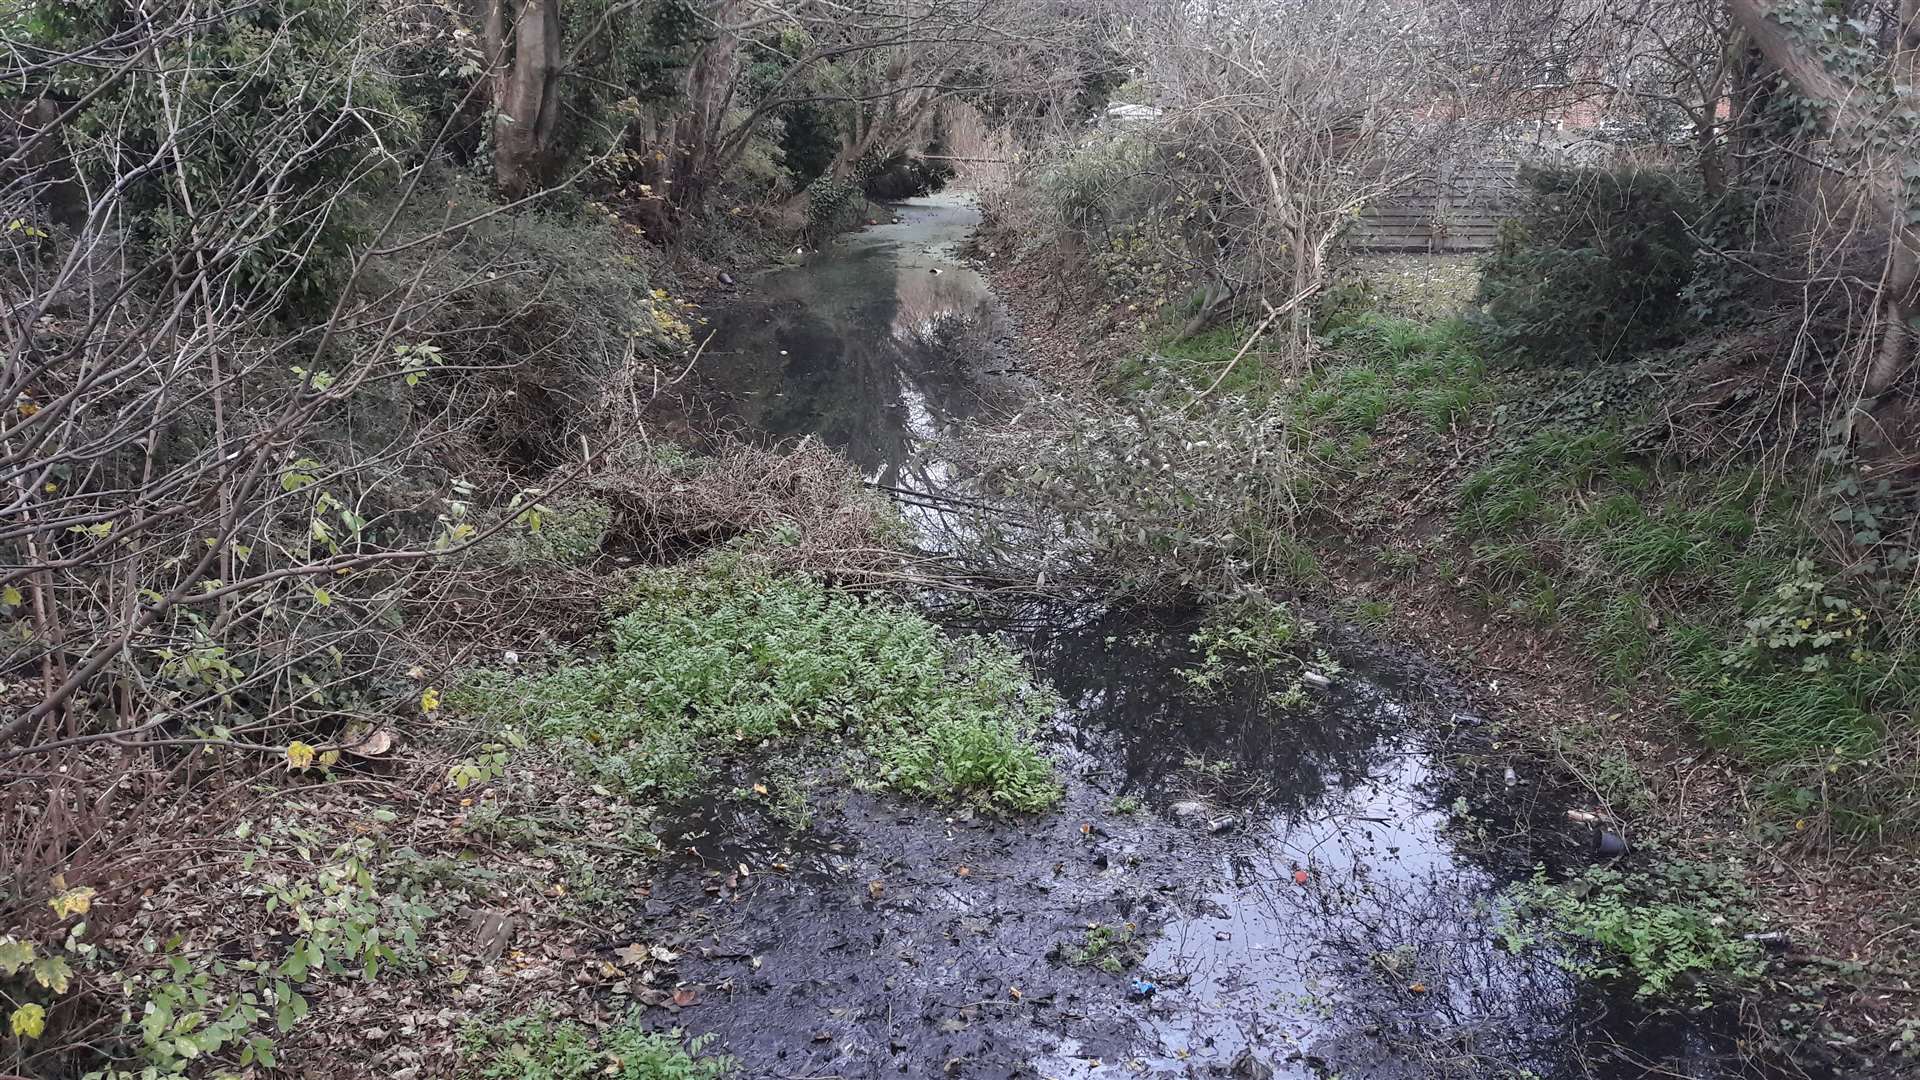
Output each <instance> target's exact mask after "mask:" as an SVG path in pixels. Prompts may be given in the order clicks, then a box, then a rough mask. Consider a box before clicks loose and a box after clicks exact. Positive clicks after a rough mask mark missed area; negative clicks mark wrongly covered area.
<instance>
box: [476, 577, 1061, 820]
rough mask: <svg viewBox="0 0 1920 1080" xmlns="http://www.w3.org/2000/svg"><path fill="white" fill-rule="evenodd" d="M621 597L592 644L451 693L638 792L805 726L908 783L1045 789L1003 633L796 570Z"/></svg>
mask: <svg viewBox="0 0 1920 1080" xmlns="http://www.w3.org/2000/svg"><path fill="white" fill-rule="evenodd" d="M626 603H627V604H628V605H629V610H628V612H627V614H625V615H623V616H621V617H620V618H618V619H616V620H615V622H614V624H613V632H612V647H611V650H610V651H609V653H608V655H607V656H605V657H604V658H603V659H601V660H599V661H597V662H593V663H581V664H575V665H571V666H568V667H565V668H562V669H560V670H558V671H554V672H551V673H547V674H543V675H535V676H530V677H525V678H511V677H507V676H503V675H500V674H497V673H495V674H487V673H482V674H481V675H479V676H477V677H476V678H475V679H474V680H473V685H472V686H470V687H469V688H468V689H467V690H466V691H464V692H463V701H464V702H465V704H466V705H467V707H469V708H471V709H473V710H474V711H478V712H482V713H484V714H486V715H489V716H491V717H492V718H493V719H494V720H495V721H496V722H497V723H500V724H525V725H526V726H527V727H528V728H529V730H530V731H531V733H532V734H533V735H534V736H535V737H536V738H539V739H544V740H549V741H554V742H557V743H559V744H560V745H562V746H563V747H564V748H566V749H567V750H568V752H569V753H570V754H571V755H572V756H573V757H574V759H575V760H576V761H578V762H579V763H580V764H581V765H582V766H583V767H584V768H586V769H588V770H589V771H590V772H591V773H592V774H593V775H594V776H595V777H596V778H597V779H599V780H600V781H601V782H603V783H606V784H608V785H610V786H617V787H619V788H620V789H622V790H625V791H629V792H632V793H634V794H637V795H662V796H685V795H688V794H691V793H692V791H693V790H694V789H695V787H696V786H697V784H698V782H699V781H700V780H701V778H702V777H703V776H704V775H705V772H706V768H707V762H708V761H709V760H711V759H712V758H715V757H717V756H720V755H722V754H725V753H727V752H728V751H729V750H730V749H733V748H747V747H761V746H764V747H766V748H767V749H769V750H770V751H773V752H775V753H780V752H786V753H800V754H804V753H806V752H807V751H808V749H809V744H810V743H816V742H818V743H823V744H826V745H830V746H835V747H837V748H838V750H839V752H852V753H854V754H857V755H861V756H863V757H865V758H866V759H867V760H868V761H869V762H870V763H871V764H872V765H873V766H874V770H875V771H874V772H873V774H872V775H874V777H875V778H876V779H877V780H878V781H879V782H880V783H883V784H885V785H887V786H890V787H893V788H895V789H896V790H900V791H904V792H907V793H909V794H913V795H919V796H923V797H927V798H934V799H943V800H969V801H972V802H975V803H978V804H980V805H982V806H985V807H987V808H990V809H994V810H1005V811H1032V810H1039V809H1042V808H1044V807H1046V806H1048V805H1051V804H1052V803H1053V801H1054V800H1055V799H1056V798H1058V796H1059V787H1058V785H1057V784H1056V783H1055V782H1054V780H1053V775H1052V770H1051V768H1050V767H1049V766H1048V764H1047V761H1046V759H1045V758H1044V757H1042V756H1041V754H1040V753H1039V751H1038V750H1037V749H1036V748H1035V747H1034V745H1033V743H1032V741H1031V739H1030V733H1031V731H1032V728H1033V724H1034V721H1035V719H1036V718H1037V717H1038V716H1041V715H1044V710H1045V709H1046V708H1047V705H1048V699H1047V698H1046V696H1045V695H1044V694H1042V693H1040V692H1038V691H1036V690H1035V689H1034V688H1033V687H1032V686H1031V685H1030V684H1029V682H1028V681H1027V679H1026V677H1025V675H1024V673H1023V672H1022V670H1021V667H1020V664H1019V661H1018V660H1017V659H1015V658H1014V656H1013V655H1012V654H1011V653H1009V652H1008V651H1007V650H1006V649H1005V648H1004V647H1002V646H999V645H997V644H995V643H993V642H990V641H987V640H985V639H978V638H974V639H966V640H963V641H949V640H947V639H946V638H944V637H943V636H942V635H941V633H940V631H939V629H938V628H936V627H935V626H934V625H933V624H932V623H929V622H928V621H927V620H926V619H924V618H922V617H920V616H919V615H917V614H915V613H914V612H912V611H911V610H909V609H907V608H905V607H901V606H899V605H897V604H894V603H890V602H888V601H884V600H877V599H861V598H858V597H855V596H852V595H850V594H848V593H843V592H839V591H835V590H832V589H828V588H826V587H825V586H822V585H820V584H819V583H817V582H815V581H813V580H811V579H808V578H804V577H799V576H783V577H768V576H762V575H757V574H753V573H750V572H747V571H744V570H726V569H721V568H707V569H704V570H703V569H671V570H659V571H655V572H652V573H650V574H648V575H647V576H645V577H643V578H642V579H641V580H640V582H639V584H638V585H637V586H636V587H635V589H634V591H633V593H632V594H631V596H630V597H628V598H627V600H626Z"/></svg>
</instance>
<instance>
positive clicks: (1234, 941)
mask: <svg viewBox="0 0 1920 1080" xmlns="http://www.w3.org/2000/svg"><path fill="white" fill-rule="evenodd" d="M897 213H898V216H899V219H900V220H899V221H898V222H897V223H894V224H888V225H882V226H878V227H873V228H869V229H867V230H864V231H862V232H860V233H858V234H855V235H853V236H851V237H849V238H846V239H845V240H844V241H842V243H841V244H839V245H837V246H836V247H835V248H833V249H832V250H830V251H827V252H823V253H820V254H818V255H816V256H814V257H813V258H812V259H811V261H810V262H809V263H808V264H807V265H806V266H804V267H800V268H796V269H791V270H785V271H780V272H777V273H775V274H772V275H770V276H768V277H767V278H766V279H764V280H763V281H761V282H759V283H757V284H756V290H755V291H756V295H755V297H754V298H753V299H752V300H750V301H747V302H744V303H742V304H740V305H739V306H738V307H737V308H736V309H734V310H733V311H731V312H724V313H721V316H720V317H719V318H717V319H716V322H715V325H716V327H717V334H716V337H715V339H714V342H713V344H712V346H711V347H710V351H711V353H712V355H713V356H714V360H715V362H714V363H713V365H712V366H711V367H710V368H709V371H710V372H717V373H719V375H718V377H720V378H722V379H724V380H725V381H726V385H727V386H728V387H729V389H730V390H731V394H730V403H731V404H730V406H729V408H730V409H731V411H732V412H733V414H734V415H735V417H736V418H737V419H738V420H739V422H740V423H742V424H743V425H744V426H746V427H748V428H751V429H753V430H757V431H760V432H763V433H766V434H768V435H772V436H781V437H797V436H803V435H812V436H817V437H819V438H821V439H823V440H824V441H825V442H827V443H828V444H829V445H831V446H833V447H835V448H837V449H840V450H842V451H844V452H845V453H846V454H848V455H849V456H850V457H851V458H852V459H853V460H854V461H855V462H856V463H857V464H858V465H859V466H860V468H861V469H862V470H863V471H864V472H865V473H866V475H867V476H868V477H870V478H871V479H873V480H875V481H876V482H878V483H881V484H884V485H887V486H889V487H894V488H902V489H907V490H922V491H938V490H940V489H941V487H942V486H943V485H945V484H947V483H949V482H950V481H951V479H952V478H951V477H948V476H946V475H944V474H943V471H942V469H941V468H940V467H939V466H938V465H929V464H926V463H924V462H922V461H920V459H919V458H918V457H917V455H916V454H915V452H914V451H915V449H916V448H917V447H918V446H919V445H920V444H921V443H922V442H923V441H924V440H925V439H927V438H929V437H931V436H933V435H935V434H937V433H938V432H939V431H940V430H941V429H942V428H943V426H944V425H946V424H949V423H951V422H953V421H954V420H956V419H960V418H967V417H972V416H976V415H979V414H981V413H982V412H983V411H984V410H987V409H990V408H993V407H994V406H995V405H996V404H1004V403H1006V402H1007V401H1009V400H1010V395H1012V394H1015V393H1017V387H1016V386H1014V385H1012V380H1011V379H1010V378H1009V377H1007V376H1005V375H1004V374H1003V373H1001V372H1000V371H998V370H997V369H1000V368H1003V367H1005V366H1006V364H1005V360H1004V359H1003V358H1004V357H1005V356H1006V355H1007V350H1006V339H1007V335H1008V332H1009V331H1008V324H1007V321H1006V318H1005V315H1004V313H1003V312H1002V310H1001V308H1000V307H999V305H998V304H997V303H996V302H995V300H994V298H993V296H992V294H991V292H990V291H989V290H988V288H987V286H986V284H985V283H984V282H983V281H982V280H981V278H980V276H979V275H978V274H976V273H975V272H974V271H973V270H972V269H970V268H968V267H967V266H965V265H963V264H962V263H960V262H959V261H958V259H957V257H956V255H955V254H954V247H955V245H956V244H957V243H958V242H960V241H961V240H963V239H964V237H965V235H966V233H967V231H968V230H969V229H970V228H971V227H972V226H973V225H974V224H975V223H976V220H977V215H976V213H975V212H974V211H973V210H972V209H971V208H970V206H969V205H968V204H967V203H966V202H965V201H964V200H963V199H960V198H954V197H939V198H932V199H924V200H915V201H912V202H909V203H906V204H904V205H902V206H900V207H898V208H897ZM1023 614H1024V617H1023V618H1022V619H1020V620H1019V622H1020V625H1021V626H1022V627H1024V628H1025V629H1022V630H1020V631H1019V632H1017V633H1012V634H1010V637H1011V639H1012V640H1013V641H1014V642H1015V644H1016V645H1017V646H1018V647H1019V648H1020V649H1021V650H1022V651H1023V652H1024V653H1025V655H1026V656H1027V658H1028V660H1029V662H1030V664H1031V665H1032V667H1033V668H1034V669H1035V671H1036V672H1037V673H1038V674H1039V675H1040V676H1042V677H1044V678H1046V679H1047V680H1049V681H1050V682H1051V683H1052V685H1053V686H1054V687H1055V688H1056V689H1057V690H1058V692H1059V693H1060V695H1061V697H1062V699H1063V700H1064V702H1065V708H1064V710H1063V714H1062V715H1061V716H1060V717H1058V718H1057V721H1056V725H1055V729H1054V730H1053V731H1052V732H1051V749H1052V752H1053V754H1054V757H1055V760H1056V761H1057V762H1058V765H1059V770H1060V772H1061V773H1062V775H1063V777H1064V779H1065V781H1066V796H1065V799H1064V801H1063V803H1062V805H1061V807H1060V808H1059V809H1058V810H1057V811H1056V812H1053V813H1049V814H1047V815H1044V816H1042V817H1040V818H1038V819H1034V820H1019V821H995V820H990V819H986V818H982V817H974V816H972V815H971V814H966V813H961V814H942V813H941V812H938V811H930V810H928V809H927V808H925V807H922V806H914V805H907V804H903V803H900V802H897V801H894V800H889V799H885V798H880V797H875V796H870V795H867V794H864V793H859V792H850V793H848V794H847V795H846V796H845V797H844V800H843V801H842V802H841V803H840V804H839V805H838V806H836V807H833V808H830V809H829V810H827V811H825V812H823V813H821V814H820V815H819V816H818V817H817V818H816V819H815V820H814V821H813V822H812V823H811V824H810V825H809V826H808V827H806V828H804V829H794V828H790V827H786V826H782V825H779V824H776V823H774V822H772V821H769V820H767V819H765V818H764V817H763V816H761V815H760V814H759V813H758V812H757V811H755V810H753V809H751V808H749V807H747V806H745V805H742V804H739V803H736V802H729V801H722V802H721V803H720V804H719V805H718V806H716V807H714V808H712V809H711V810H709V811H707V812H706V813H705V814H704V815H701V814H693V813H689V814H685V815H683V816H681V817H679V818H678V819H672V820H669V821H668V822H667V823H666V824H665V825H664V826H663V835H665V836H666V838H667V840H668V842H669V846H670V847H672V848H674V849H675V850H677V851H679V852H681V853H683V854H682V855H681V856H679V857H678V858H677V859H676V860H675V861H673V862H672V863H670V865H669V866H667V867H666V868H664V869H663V872H662V873H661V874H660V876H659V877H658V879H657V880H656V882H655V884H654V889H653V893H652V896H651V897H650V899H649V900H648V901H647V905H646V911H645V912H644V913H642V914H641V915H640V916H639V917H638V925H637V926H636V927H635V930H636V932H637V933H644V932H649V931H653V932H657V933H666V932H667V930H668V928H669V927H672V928H673V929H674V931H676V932H677V935H678V938H677V940H678V941H679V943H680V944H679V947H680V948H681V949H682V951H683V956H684V960H683V961H682V967H681V975H682V977H683V978H685V979H689V980H692V981H696V982H698V983H700V984H701V985H702V987H703V992H702V995H701V999H700V1003H699V1004H698V1005H697V1006H695V1007H692V1008H688V1009H686V1010H685V1011H683V1012H682V1013H680V1015H679V1017H678V1018H677V1021H676V1022H677V1023H680V1024H682V1025H684V1026H685V1027H686V1028H687V1029H688V1030H689V1031H690V1032H693V1033H696V1034H703V1033H711V1034H713V1035H714V1036H716V1043H715V1048H716V1049H719V1050H723V1051H725V1052H727V1053H729V1054H731V1055H733V1056H734V1057H735V1058H736V1059H737V1060H738V1061H739V1062H740V1063H741V1065H742V1072H743V1074H744V1075H746V1076H749V1077H756V1078H758V1077H819V1078H825V1077H880V1076H902V1075H904V1076H910V1077H940V1076H952V1077H1043V1078H1058V1080H1065V1078H1107V1077H1133V1076H1160V1077H1208V1076H1220V1077H1242V1078H1259V1077H1289V1078H1291V1077H1300V1078H1311V1077H1318V1078H1329V1077H1334V1076H1339V1077H1345V1078H1357V1077H1461V1078H1481V1077H1486V1078H1497V1077H1510V1078H1514V1080H1519V1078H1523V1077H1537V1078H1551V1077H1569V1078H1570V1077H1609V1078H1623V1080H1624V1078H1627V1077H1642V1076H1649V1075H1660V1076H1680V1077H1703V1078H1704V1077H1717V1076H1731V1075H1736V1074H1737V1069H1736V1068H1735V1067H1734V1066H1732V1065H1731V1064H1730V1061H1729V1060H1728V1054H1727V1052H1728V1049H1729V1048H1728V1046H1727V1045H1726V1044H1725V1042H1724V1040H1722V1039H1720V1038H1718V1037H1715V1036H1713V1035H1711V1034H1709V1033H1708V1032H1706V1031H1705V1030H1703V1029H1699V1028H1696V1027H1692V1026H1690V1025H1688V1024H1687V1023H1685V1022H1683V1021H1682V1020H1680V1019H1677V1018H1674V1017H1669V1016H1663V1015H1658V1014H1653V1013H1648V1012H1645V1011H1643V1010H1640V1009H1638V1008H1636V1007H1634V1006H1633V1004H1632V1003H1631V1002H1624V1001H1621V1000H1619V999H1617V998H1614V997H1611V996H1609V995H1608V994H1606V993H1604V992H1602V991H1601V990H1599V989H1598V988H1595V987H1592V986H1589V985H1585V984H1583V983H1581V982H1580V981H1579V980H1578V979H1576V978H1574V977H1572V976H1571V975H1569V974H1568V973H1566V972H1565V971H1564V970H1562V968H1561V967H1560V966H1558V965H1557V964H1555V963H1554V962H1553V960H1552V958H1551V957H1546V956H1541V955H1537V954H1535V953H1533V952H1526V953H1522V954H1517V955H1516V954H1514V953H1511V952H1509V951H1507V950H1506V949H1505V948H1503V947H1502V945H1501V943H1500V941H1501V935H1500V933H1499V915H1498V908H1497V903H1496V900H1497V896H1498V894H1499V892H1500V890H1501V888H1502V887H1503V886H1504V885H1506V884H1507V883H1510V882H1511V881H1513V880H1515V879H1516V878H1517V877H1520V876H1524V875H1525V874H1526V873H1527V872H1528V868H1529V867H1530V866H1531V865H1532V864H1533V863H1534V862H1535V861H1538V860H1546V861H1555V862H1558V861H1562V860H1565V859H1568V858H1580V857H1584V855H1581V854H1579V852H1580V850H1581V841H1580V839H1579V838H1578V837H1573V836H1568V835H1565V834H1564V815H1563V814H1562V813H1561V812H1560V810H1561V808H1560V807H1558V806H1557V805H1555V804H1554V803H1553V801H1552V798H1551V797H1550V796H1547V795H1544V794H1542V793H1540V792H1537V791H1535V790H1534V789H1533V787H1532V786H1531V785H1530V784H1529V783H1528V781H1527V780H1526V779H1525V778H1521V779H1520V780H1519V781H1518V783H1517V785H1515V786H1513V787H1509V786H1507V785H1506V784H1505V783H1503V782H1499V781H1495V782H1491V783H1489V782H1484V780H1477V779H1476V776H1475V775H1469V773H1468V772H1467V771H1463V770H1461V769H1460V768H1457V767H1455V766H1451V765H1449V764H1448V761H1449V760H1451V759H1450V758H1448V757H1447V756H1446V755H1445V754H1444V749H1445V748H1446V747H1447V746H1448V745H1452V744H1453V743H1452V742H1450V740H1454V741H1455V742H1457V743H1459V744H1462V745H1464V744H1470V743H1472V742H1473V741H1474V739H1475V738H1477V733H1478V725H1479V721H1478V720H1476V719H1475V717H1474V716H1473V713H1472V708H1471V703H1470V701H1469V700H1468V698H1467V697H1466V695H1464V694H1463V693H1462V692H1460V691H1459V690H1458V689H1457V688H1456V687H1454V686H1452V685H1451V684H1450V683H1449V682H1448V680H1447V679H1446V678H1445V677H1444V675H1443V674H1442V673H1440V672H1438V671H1437V670H1434V669H1433V668H1431V667H1430V666H1429V665H1427V664H1425V663H1424V662H1423V661H1422V660H1421V659H1420V658H1418V657H1412V656H1406V655H1402V654H1398V653H1396V652H1394V651H1393V650H1389V649H1383V648H1381V647H1379V646H1378V645H1376V644H1373V643H1370V642H1368V641H1367V640H1365V639H1364V638H1363V637H1362V636H1360V635H1358V634H1357V633H1354V632H1352V631H1350V630H1345V629H1341V628H1338V627H1329V628H1327V629H1328V631H1329V634H1330V637H1331V640H1330V642H1329V644H1330V647H1331V650H1332V651H1333V653H1334V654H1335V656H1336V657H1337V658H1338V659H1339V661H1340V663H1341V665H1342V666H1343V668H1344V669H1345V670H1344V673H1343V674H1342V675H1341V676H1340V677H1339V678H1338V679H1337V680H1336V681H1335V682H1334V684H1333V685H1332V686H1331V687H1330V688H1327V689H1326V690H1322V691H1316V696H1315V699H1314V700H1313V702H1312V703H1311V704H1310V705H1309V706H1308V707H1307V708H1306V709H1304V710H1296V711H1283V710H1279V709H1277V708H1274V707H1272V706H1270V705H1269V703H1268V696H1267V695H1266V694H1265V693H1263V692H1262V690H1261V688H1258V687H1238V688H1232V689H1230V690H1228V691H1227V692H1224V693H1222V694H1218V695H1215V696H1210V697H1200V696H1196V694H1195V692H1194V691H1193V690H1192V689H1191V688H1190V687H1189V686H1187V685H1186V684H1185V683H1184V682H1183V681H1182V680H1181V679H1180V678H1179V677H1178V675H1177V671H1178V669H1179V668H1180V667H1182V666H1183V665H1186V664H1189V663H1191V662H1192V661H1193V657H1192V655H1191V652H1192V647H1191V645H1190V644H1189V643H1188V640H1187V638H1188V635H1189V634H1190V633H1191V630H1192V625H1191V619H1190V616H1189V615H1187V614H1185V613H1178V612H1119V611H1107V610H1098V609H1086V608H1071V607H1067V608H1054V609H1035V610H1030V611H1027V612H1025V613H1023ZM1035 628H1041V629H1035ZM1503 772H1504V766H1503V764H1501V763H1493V765H1492V771H1491V775H1493V776H1496V777H1497V776H1499V774H1501V773H1503ZM1540 822H1545V823H1549V827H1548V828H1546V829H1534V828H1529V827H1528V825H1529V824H1533V823H1540ZM1556 822H1557V825H1558V828H1557V830H1556V828H1555V827H1553V826H1554V823H1556ZM743 869H744V871H745V873H744V874H743V873H742V870H743ZM689 919H692V920H693V921H694V923H693V925H692V926H691V927H689V926H688V920H689ZM1093 925H1097V926H1099V927H1102V928H1110V929H1111V930H1112V931H1113V932H1114V933H1115V934H1118V935H1120V936H1121V937H1129V936H1130V939H1131V940H1130V941H1128V942H1127V943H1126V944H1123V945H1120V946H1117V947H1115V948H1113V949H1111V950H1109V951H1108V952H1106V953H1104V954H1102V955H1101V957H1100V959H1105V958H1106V957H1109V956H1110V957H1111V958H1112V961H1111V963H1109V964H1108V965H1106V967H1103V966H1102V965H1101V964H1100V963H1098V962H1094V963H1088V964H1084V965H1078V966H1077V965H1075V964H1073V963H1071V962H1070V960H1071V959H1072V952H1073V949H1074V948H1075V947H1076V946H1084V945H1085V944H1086V943H1087V941H1088V931H1089V927H1090V926H1093ZM1108 968H1111V969H1112V970H1109V969H1108Z"/></svg>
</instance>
